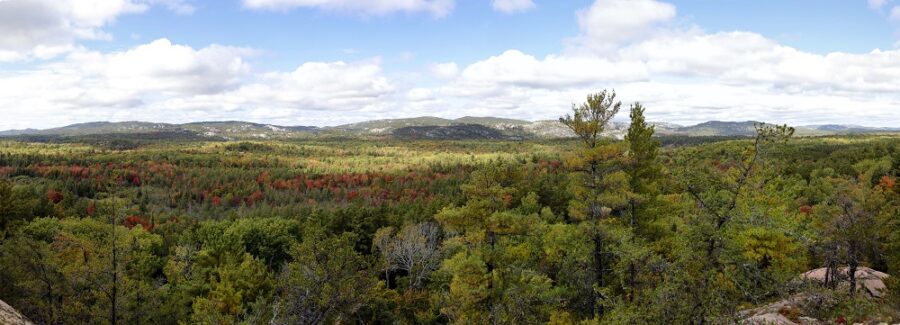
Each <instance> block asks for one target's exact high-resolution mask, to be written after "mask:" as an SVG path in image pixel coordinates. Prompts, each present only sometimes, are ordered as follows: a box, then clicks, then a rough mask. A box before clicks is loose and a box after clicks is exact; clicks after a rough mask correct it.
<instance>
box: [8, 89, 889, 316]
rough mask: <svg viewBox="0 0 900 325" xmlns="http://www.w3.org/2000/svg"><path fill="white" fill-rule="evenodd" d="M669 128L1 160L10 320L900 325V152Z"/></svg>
mask: <svg viewBox="0 0 900 325" xmlns="http://www.w3.org/2000/svg"><path fill="white" fill-rule="evenodd" d="M652 109H653V108H652V107H644V105H642V104H640V103H635V104H632V105H630V106H624V105H622V103H621V102H620V101H619V99H618V98H617V96H616V94H615V92H612V91H609V92H608V91H603V92H600V93H596V94H591V95H589V96H588V97H587V98H586V101H585V102H584V103H580V104H577V105H573V110H572V112H571V113H570V114H569V115H567V116H565V117H562V118H561V119H560V122H561V123H562V124H564V125H565V126H567V127H568V128H570V129H571V130H572V131H573V133H574V134H575V135H576V136H577V137H576V138H573V139H568V140H527V141H513V140H453V141H450V140H447V141H434V140H410V141H401V140H377V141H376V140H364V139H333V140H328V139H303V140H268V141H240V142H223V141H204V140H200V139H179V140H178V141H172V140H170V139H157V140H154V141H150V140H146V141H144V142H141V143H140V145H139V146H138V145H135V146H131V145H123V143H118V142H114V141H107V142H102V143H99V142H92V141H87V142H77V141H65V142H47V141H41V142H29V141H28V140H27V139H19V141H3V142H0V240H2V242H0V299H2V300H3V301H5V302H7V303H8V304H10V305H11V306H13V307H15V308H16V309H17V310H19V311H20V312H21V313H22V314H24V315H25V316H27V317H28V318H30V319H31V320H32V321H34V322H36V323H40V324H96V323H113V324H141V323H151V322H153V323H159V324H179V323H182V324H331V323H359V324H395V323H398V324H594V323H603V324H685V323H695V324H704V323H716V324H718V323H734V322H739V321H744V320H748V319H754V317H782V318H784V319H787V320H789V321H794V322H798V321H799V320H800V318H801V317H803V318H808V319H816V320H818V321H821V322H822V323H841V322H844V323H850V322H854V323H855V322H880V321H884V322H892V321H893V322H896V321H898V320H900V312H898V311H900V281H897V280H896V279H895V278H894V277H880V278H878V280H879V281H881V280H883V281H884V283H885V284H886V286H887V288H878V290H872V288H870V287H869V286H868V284H869V283H870V282H869V281H872V277H870V276H869V275H871V274H876V272H878V273H880V274H885V275H893V276H896V275H900V271H898V270H900V185H897V177H898V175H900V137H897V136H891V135H868V136H852V137H841V136H828V137H797V136H794V134H793V133H794V130H793V129H792V128H791V127H788V126H777V125H767V124H758V125H757V126H756V135H755V136H753V137H750V138H703V139H696V140H685V139H676V140H672V139H668V138H660V137H658V136H656V135H655V133H654V126H653V125H652V123H649V122H647V121H646V119H645V117H644V114H645V112H646V111H647V110H652ZM626 116H627V117H626ZM614 118H627V119H628V120H629V121H630V127H629V128H628V130H627V133H626V134H625V136H624V138H623V139H617V138H612V137H608V136H606V135H605V133H604V130H605V128H606V127H607V126H608V124H609V123H610V121H612V119H614ZM820 268H823V269H822V270H824V271H823V272H824V273H823V274H824V276H823V277H822V279H821V281H816V279H814V278H813V277H812V276H811V275H806V276H804V273H805V272H807V271H810V270H815V269H820ZM810 274H812V273H810ZM858 274H861V275H865V277H862V276H857V275H858ZM798 297H800V298H798ZM784 301H791V303H790V304H787V305H779V306H782V307H780V309H778V308H777V309H776V310H774V311H773V312H767V311H766V308H767V306H771V305H772V304H773V303H774V304H777V303H779V302H784ZM765 315H768V316H765ZM779 319H780V318H779Z"/></svg>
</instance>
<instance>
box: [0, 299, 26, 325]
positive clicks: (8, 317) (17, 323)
mask: <svg viewBox="0 0 900 325" xmlns="http://www.w3.org/2000/svg"><path fill="white" fill-rule="evenodd" d="M0 324H4V325H33V324H34V323H32V322H31V321H30V320H28V318H26V317H25V316H23V315H22V314H20V313H19V312H18V311H17V310H15V309H14V308H12V307H11V306H10V305H7V304H6V303H5V302H3V300H0Z"/></svg>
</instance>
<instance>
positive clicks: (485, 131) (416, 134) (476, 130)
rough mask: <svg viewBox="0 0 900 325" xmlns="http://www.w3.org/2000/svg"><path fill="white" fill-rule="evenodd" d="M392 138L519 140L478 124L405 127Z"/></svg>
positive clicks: (395, 132)
mask: <svg viewBox="0 0 900 325" xmlns="http://www.w3.org/2000/svg"><path fill="white" fill-rule="evenodd" d="M393 136H394V138H397V139H403V140H422V139H429V140H466V139H476V140H479V139H480V140H503V139H507V140H520V139H522V138H521V137H515V136H507V135H504V134H503V132H500V130H497V129H495V128H491V127H487V126H484V125H479V124H454V125H447V126H405V127H402V128H399V129H395V130H394V131H393Z"/></svg>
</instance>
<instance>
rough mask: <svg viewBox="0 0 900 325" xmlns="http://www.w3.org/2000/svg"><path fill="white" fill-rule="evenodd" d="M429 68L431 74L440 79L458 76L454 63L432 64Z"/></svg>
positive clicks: (457, 68) (457, 67) (457, 69)
mask: <svg viewBox="0 0 900 325" xmlns="http://www.w3.org/2000/svg"><path fill="white" fill-rule="evenodd" d="M429 68H430V70H431V73H432V74H434V75H435V76H436V77H438V78H441V79H450V78H453V77H456V75H457V74H459V66H457V65H456V62H445V63H437V64H432V65H431V67H429Z"/></svg>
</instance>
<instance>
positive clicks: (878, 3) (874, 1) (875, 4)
mask: <svg viewBox="0 0 900 325" xmlns="http://www.w3.org/2000/svg"><path fill="white" fill-rule="evenodd" d="M868 2H869V8H872V9H881V8H882V7H884V5H885V4H887V0H868Z"/></svg>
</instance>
